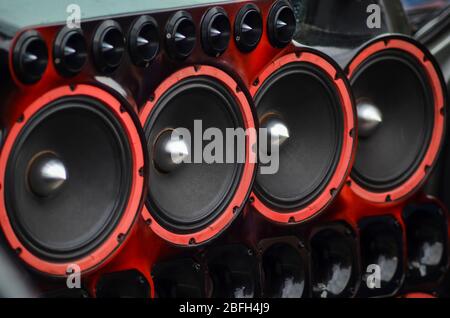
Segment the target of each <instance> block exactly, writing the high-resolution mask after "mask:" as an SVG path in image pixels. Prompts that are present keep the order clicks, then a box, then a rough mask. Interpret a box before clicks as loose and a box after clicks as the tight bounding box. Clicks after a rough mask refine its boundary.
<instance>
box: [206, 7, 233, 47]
mask: <svg viewBox="0 0 450 318" xmlns="http://www.w3.org/2000/svg"><path fill="white" fill-rule="evenodd" d="M230 34H231V26H230V20H229V19H228V15H227V13H226V12H225V10H223V9H222V8H219V7H215V8H212V9H210V10H209V11H208V12H207V13H206V14H205V16H204V18H203V21H202V44H203V48H204V50H205V52H206V53H207V54H209V55H212V56H219V55H220V54H222V53H223V52H225V50H226V49H227V48H228V44H229V42H230Z"/></svg>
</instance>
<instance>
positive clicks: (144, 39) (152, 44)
mask: <svg viewBox="0 0 450 318" xmlns="http://www.w3.org/2000/svg"><path fill="white" fill-rule="evenodd" d="M128 45H129V50H130V56H131V59H132V60H133V63H134V64H135V65H137V66H141V67H145V66H148V65H149V63H150V62H151V61H152V60H153V59H154V58H155V57H156V55H157V54H158V52H159V30H158V24H157V22H156V20H155V19H153V18H152V17H150V16H141V17H139V18H138V19H137V20H136V21H135V22H134V23H133V25H132V26H131V29H130V34H129V39H128Z"/></svg>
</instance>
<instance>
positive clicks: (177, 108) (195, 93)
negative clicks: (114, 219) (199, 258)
mask: <svg viewBox="0 0 450 318" xmlns="http://www.w3.org/2000/svg"><path fill="white" fill-rule="evenodd" d="M195 121H201V126H202V130H203V131H205V130H206V129H208V128H216V129H219V130H220V131H221V132H222V134H223V136H226V129H227V128H231V129H234V128H238V127H242V128H243V127H244V124H243V119H242V114H241V113H240V108H239V104H238V103H237V101H236V99H235V98H234V96H233V95H232V94H231V93H230V91H229V90H228V89H227V88H225V87H224V86H222V84H220V82H218V81H216V80H214V79H212V78H210V77H206V76H198V77H192V78H188V79H185V80H183V81H181V82H179V83H177V84H176V85H174V86H173V87H172V88H170V89H169V90H168V91H167V92H165V93H164V95H163V96H162V97H161V98H160V99H159V100H158V102H157V104H156V105H155V107H154V109H153V111H152V113H151V114H150V116H149V117H148V119H147V121H146V124H145V134H146V137H147V142H148V146H149V158H150V160H151V163H150V165H149V168H150V171H149V178H150V179H149V180H150V183H151V185H150V187H149V191H148V197H147V207H148V210H149V211H150V212H151V213H152V215H153V216H154V217H155V218H156V219H157V220H158V223H159V224H162V225H163V226H164V227H166V228H168V229H170V230H171V231H175V232H177V233H186V232H192V231H197V230H199V229H203V228H204V227H205V226H207V225H208V224H209V223H210V222H212V221H213V220H215V219H216V218H217V217H218V216H219V215H220V214H221V213H222V212H223V211H224V209H225V208H226V207H227V206H228V204H229V201H230V200H231V198H232V197H233V195H234V193H235V192H236V189H237V186H238V184H239V181H240V179H241V175H242V171H243V165H244V163H239V162H236V161H235V162H234V163H226V162H225V161H224V163H206V162H204V161H203V160H200V161H197V162H195V157H194V156H195V154H194V151H195V147H198V146H201V149H204V147H205V145H206V144H207V143H208V142H206V141H203V142H200V143H201V144H197V146H195V144H194V141H193V140H192V144H191V143H189V142H188V141H186V147H187V149H188V153H189V155H190V161H189V162H188V163H181V164H178V165H177V166H176V167H175V169H173V170H172V169H170V168H169V169H165V168H164V167H165V165H164V167H163V165H162V164H160V163H159V158H160V155H159V151H160V148H161V147H160V145H161V141H162V140H163V139H164V138H165V136H166V135H167V134H168V136H169V137H170V135H171V133H170V132H171V131H173V130H176V129H177V128H184V129H187V130H188V131H189V132H190V134H191V136H192V138H194V136H195V131H194V127H195ZM203 131H202V132H201V133H203ZM200 137H201V136H200ZM235 146H237V143H235ZM201 151H202V150H201ZM227 151H234V153H236V147H235V149H224V155H226V152H227ZM200 155H201V153H200ZM169 157H170V156H169ZM169 159H170V158H169ZM158 163H159V164H158ZM167 170H169V171H167Z"/></svg>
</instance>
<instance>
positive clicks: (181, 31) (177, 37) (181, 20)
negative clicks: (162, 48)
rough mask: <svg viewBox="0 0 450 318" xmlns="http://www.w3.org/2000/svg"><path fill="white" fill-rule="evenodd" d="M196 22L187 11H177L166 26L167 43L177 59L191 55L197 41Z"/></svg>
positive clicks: (172, 54) (168, 48)
mask: <svg viewBox="0 0 450 318" xmlns="http://www.w3.org/2000/svg"><path fill="white" fill-rule="evenodd" d="M195 32H196V30H195V24H194V21H193V20H192V16H191V15H190V14H189V13H188V12H186V11H178V12H176V13H175V14H174V15H173V16H172V17H171V18H170V20H169V21H168V22H167V26H166V44H167V50H168V52H169V54H170V55H171V56H172V57H173V58H175V59H181V60H182V59H186V58H187V57H189V55H191V53H192V51H193V50H194V48H195V43H196V41H197V37H196V33H195Z"/></svg>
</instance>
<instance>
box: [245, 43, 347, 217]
mask: <svg viewBox="0 0 450 318" xmlns="http://www.w3.org/2000/svg"><path fill="white" fill-rule="evenodd" d="M299 62H303V63H309V64H312V65H314V66H315V67H317V68H319V69H320V70H321V71H323V72H324V73H325V74H327V75H328V76H329V78H330V80H332V81H333V82H334V84H335V85H336V90H337V92H338V93H339V97H340V100H341V105H342V111H343V116H344V129H343V132H342V133H343V141H342V150H341V154H340V158H339V163H338V165H337V167H336V170H335V172H334V174H333V176H332V178H331V179H330V181H329V182H328V184H327V186H326V187H325V189H324V190H323V191H322V193H320V195H319V196H318V197H317V198H316V199H315V200H314V201H312V202H311V203H310V204H309V205H308V206H307V207H304V208H302V209H300V210H298V211H292V212H289V213H286V212H285V211H276V210H274V209H273V208H271V207H269V206H267V205H265V204H264V203H263V202H262V201H261V200H260V199H258V196H257V195H256V194H255V193H253V194H252V198H253V203H252V205H253V207H254V208H255V209H256V210H257V211H258V212H259V213H261V214H262V215H263V216H265V217H266V218H268V219H269V220H271V221H274V222H277V223H284V224H287V223H299V222H302V221H304V220H306V219H309V218H311V217H312V216H314V215H316V214H317V213H319V212H321V211H322V210H323V209H324V208H326V207H327V206H328V205H329V204H330V203H331V202H332V201H333V199H334V197H335V193H337V190H339V189H340V188H341V187H342V185H343V183H344V181H345V180H346V178H347V177H348V175H349V173H350V167H351V163H352V161H353V157H354V149H355V136H354V127H355V111H354V107H353V106H354V105H353V101H352V98H351V95H350V92H349V88H348V86H347V85H346V83H345V81H344V80H342V79H341V78H339V76H336V75H337V73H338V71H337V69H336V68H335V67H334V66H333V65H332V64H331V63H330V62H328V61H327V60H325V58H323V57H321V56H319V55H317V54H314V53H312V52H301V53H300V54H295V53H292V54H289V55H285V56H283V57H281V58H279V59H278V60H276V61H274V62H273V63H272V64H270V65H269V66H268V67H267V68H266V69H265V70H264V71H263V72H262V73H261V75H260V76H259V77H258V79H259V80H258V81H257V82H256V83H258V84H257V85H253V86H252V87H251V89H250V93H251V95H252V96H253V97H254V96H255V95H256V93H257V92H258V90H259V88H260V87H261V85H263V84H264V81H265V80H266V79H267V78H268V77H269V76H270V75H272V74H273V73H274V72H276V71H277V70H278V69H279V68H281V67H283V66H284V65H286V64H289V63H299ZM299 89H302V88H301V87H299Z"/></svg>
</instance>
